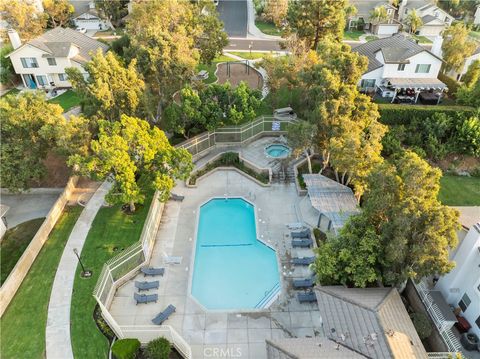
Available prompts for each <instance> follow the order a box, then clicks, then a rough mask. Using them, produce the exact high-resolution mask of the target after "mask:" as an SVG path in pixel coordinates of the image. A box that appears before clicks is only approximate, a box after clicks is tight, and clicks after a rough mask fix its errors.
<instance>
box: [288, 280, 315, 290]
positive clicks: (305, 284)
mask: <svg viewBox="0 0 480 359" xmlns="http://www.w3.org/2000/svg"><path fill="white" fill-rule="evenodd" d="M314 285H315V279H314V278H313V277H312V278H304V279H294V280H293V287H294V288H296V289H299V288H311V287H313V286H314Z"/></svg>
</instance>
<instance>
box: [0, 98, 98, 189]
mask: <svg viewBox="0 0 480 359" xmlns="http://www.w3.org/2000/svg"><path fill="white" fill-rule="evenodd" d="M62 112H63V109H62V108H61V107H60V106H59V105H56V104H50V103H48V102H46V99H45V95H44V94H42V93H41V92H33V93H32V92H27V93H22V94H20V95H18V96H10V95H7V96H5V97H2V98H1V99H0V122H1V123H2V146H1V158H2V160H1V161H0V167H1V171H0V173H1V174H0V179H1V182H2V187H6V188H8V189H10V190H12V191H21V190H25V189H28V188H29V187H30V186H31V185H32V184H33V183H34V182H37V181H39V180H41V179H42V178H43V176H44V175H45V173H46V169H45V165H44V163H43V160H44V159H45V158H46V157H47V154H48V153H49V151H52V150H61V152H62V153H63V154H71V153H73V152H74V151H75V152H76V151H79V152H81V151H82V150H84V149H85V146H86V145H87V144H88V141H89V138H90V132H89V131H88V121H87V120H85V119H84V118H74V119H72V120H71V121H70V122H67V121H66V120H65V118H64V117H63V116H62Z"/></svg>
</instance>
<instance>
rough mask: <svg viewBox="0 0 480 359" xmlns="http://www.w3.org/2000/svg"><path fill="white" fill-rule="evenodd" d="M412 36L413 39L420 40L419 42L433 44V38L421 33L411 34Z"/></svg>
mask: <svg viewBox="0 0 480 359" xmlns="http://www.w3.org/2000/svg"><path fill="white" fill-rule="evenodd" d="M410 36H411V37H412V39H414V40H418V42H419V43H420V44H431V43H432V40H430V39H429V38H427V37H425V36H421V35H414V34H412V35H410Z"/></svg>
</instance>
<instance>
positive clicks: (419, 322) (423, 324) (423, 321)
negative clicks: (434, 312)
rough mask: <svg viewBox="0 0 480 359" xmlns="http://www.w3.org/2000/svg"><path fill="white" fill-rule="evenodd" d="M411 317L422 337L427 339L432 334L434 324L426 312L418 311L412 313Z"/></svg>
mask: <svg viewBox="0 0 480 359" xmlns="http://www.w3.org/2000/svg"><path fill="white" fill-rule="evenodd" d="M410 317H411V318H412V321H413V325H414V326H415V329H416V330H417V333H418V336H419V337H420V339H426V338H428V337H429V336H430V335H431V334H432V324H431V323H430V320H429V319H428V317H427V316H426V315H425V314H423V313H418V312H416V313H412V314H411V315H410Z"/></svg>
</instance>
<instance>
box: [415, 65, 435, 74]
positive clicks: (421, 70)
mask: <svg viewBox="0 0 480 359" xmlns="http://www.w3.org/2000/svg"><path fill="white" fill-rule="evenodd" d="M431 66H432V65H426V64H418V65H417V67H416V68H415V73H417V74H428V73H429V72H430V67H431Z"/></svg>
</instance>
